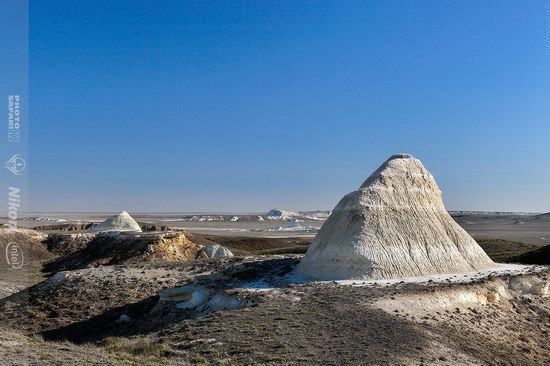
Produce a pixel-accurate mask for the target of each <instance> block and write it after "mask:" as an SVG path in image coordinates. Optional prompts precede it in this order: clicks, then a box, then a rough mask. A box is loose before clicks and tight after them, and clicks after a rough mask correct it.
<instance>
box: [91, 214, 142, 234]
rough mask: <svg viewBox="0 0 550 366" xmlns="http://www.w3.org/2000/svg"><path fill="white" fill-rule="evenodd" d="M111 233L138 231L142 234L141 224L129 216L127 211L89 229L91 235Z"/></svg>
mask: <svg viewBox="0 0 550 366" xmlns="http://www.w3.org/2000/svg"><path fill="white" fill-rule="evenodd" d="M109 231H137V232H141V227H140V226H139V224H138V223H137V222H136V220H134V219H133V218H132V216H130V215H129V214H128V212H126V211H122V212H121V213H119V214H118V215H115V216H113V217H109V218H108V219H107V220H105V221H103V222H102V223H101V224H99V225H97V226H94V227H92V228H90V229H88V232H90V233H102V232H109Z"/></svg>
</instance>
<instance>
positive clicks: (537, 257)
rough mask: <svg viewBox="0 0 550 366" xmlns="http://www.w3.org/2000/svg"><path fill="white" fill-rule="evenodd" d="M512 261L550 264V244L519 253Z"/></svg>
mask: <svg viewBox="0 0 550 366" xmlns="http://www.w3.org/2000/svg"><path fill="white" fill-rule="evenodd" d="M511 261H513V262H516V263H523V264H550V245H547V246H545V247H542V248H538V249H535V250H531V251H529V252H527V253H523V254H521V255H518V256H517V257H514V258H512V259H511Z"/></svg>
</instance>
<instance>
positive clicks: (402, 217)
mask: <svg viewBox="0 0 550 366" xmlns="http://www.w3.org/2000/svg"><path fill="white" fill-rule="evenodd" d="M492 265H494V263H493V262H492V261H491V259H490V258H489V257H488V256H487V255H486V254H485V252H484V251H483V250H482V249H481V247H480V246H479V245H478V244H477V243H476V242H475V240H474V239H473V238H472V237H471V236H470V235H468V233H466V232H465V231H464V230H463V229H462V228H461V227H460V226H459V225H458V224H457V223H456V222H455V221H454V220H453V219H452V218H451V216H449V214H448V213H447V211H446V210H445V207H444V206H443V200H442V196H441V191H440V190H439V188H438V187H437V184H436V182H435V180H434V178H433V176H432V175H431V174H430V173H429V172H428V171H427V170H426V168H425V167H424V166H423V165H422V163H421V162H420V161H419V160H417V159H415V158H414V157H412V156H411V155H408V154H399V155H393V156H392V157H390V158H389V159H388V160H387V161H386V162H384V164H382V166H380V168H378V170H376V171H375V172H374V173H373V174H372V175H371V176H370V177H369V178H368V179H367V180H366V181H365V182H364V183H363V185H362V186H361V187H360V188H359V189H358V190H357V191H355V192H352V193H350V194H348V195H346V196H345V197H344V198H342V200H341V201H340V202H339V203H338V205H337V206H336V208H335V209H334V211H333V212H332V214H331V216H330V217H329V218H328V220H327V221H326V222H325V224H324V225H323V226H322V227H321V229H320V231H319V233H318V234H317V236H316V237H315V239H314V241H313V243H312V244H311V246H310V248H309V250H308V251H307V253H306V254H305V256H304V258H303V259H302V261H301V262H300V264H299V265H298V268H297V274H298V275H299V276H303V277H311V278H315V279H321V280H329V279H331V280H338V279H389V278H399V277H414V276H424V275H431V274H438V273H456V272H470V271H475V270H479V269H483V268H487V267H490V266H492Z"/></svg>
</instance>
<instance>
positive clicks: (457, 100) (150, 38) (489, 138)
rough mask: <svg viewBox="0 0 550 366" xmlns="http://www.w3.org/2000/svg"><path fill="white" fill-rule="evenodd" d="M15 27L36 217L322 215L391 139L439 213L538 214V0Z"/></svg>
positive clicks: (33, 22)
mask: <svg viewBox="0 0 550 366" xmlns="http://www.w3.org/2000/svg"><path fill="white" fill-rule="evenodd" d="M29 21H30V51H29V52H30V56H29V57H30V61H29V78H30V103H31V104H30V134H31V140H30V159H29V165H28V168H29V172H30V182H31V192H30V193H31V196H30V207H29V208H30V209H31V210H33V211H50V212H53V211H71V212H76V211H86V212H94V211H101V212H106V211H120V210H123V209H124V210H128V211H130V212H132V211H133V212H136V211H139V212H146V211H153V212H161V211H165V212H184V211H203V212H204V211H210V212H215V211H225V212H262V211H267V210H269V209H270V208H273V207H278V208H283V209H289V210H299V209H304V210H305V209H332V208H333V207H334V206H335V205H336V203H337V202H338V200H339V199H340V198H341V197H342V196H343V195H344V194H346V193H349V192H350V191H352V190H355V189H357V188H358V187H359V186H360V185H361V183H362V182H363V181H364V180H365V179H366V178H367V177H368V176H369V175H370V174H371V173H372V172H373V171H374V170H375V169H376V168H377V167H378V166H379V165H380V164H381V163H382V162H383V161H384V160H385V159H387V158H388V157H389V156H390V155H392V154H394V153H401V152H406V153H411V154H413V155H414V156H415V157H417V158H418V159H420V160H421V161H422V162H423V163H424V164H425V165H426V167H427V168H428V169H429V170H430V171H431V172H432V174H433V175H434V176H435V178H436V181H437V182H438V184H439V187H440V188H441V190H442V191H443V193H444V200H445V204H446V207H447V209H450V210H485V211H534V212H547V211H550V188H549V187H550V54H548V52H547V51H548V50H547V49H546V50H545V47H547V44H548V42H549V40H548V39H546V40H545V34H546V37H548V32H547V30H548V27H549V26H550V25H549V24H548V22H549V21H550V20H549V19H548V16H547V15H546V18H545V14H544V2H543V1H515V2H508V1H507V2H503V1H435V0H434V1H408V2H406V1H345V2H340V1H276V2H275V1H224V2H217V1H213V2H210V1H209V2H205V1H173V0H165V1H136V0H132V1H69V0H56V1H45V0H40V1H34V0H31V2H30V20H29ZM545 27H546V32H545ZM545 44H546V46H545Z"/></svg>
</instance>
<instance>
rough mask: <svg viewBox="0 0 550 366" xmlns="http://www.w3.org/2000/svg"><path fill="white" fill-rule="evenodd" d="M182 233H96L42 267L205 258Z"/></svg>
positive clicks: (59, 268) (56, 268)
mask: <svg viewBox="0 0 550 366" xmlns="http://www.w3.org/2000/svg"><path fill="white" fill-rule="evenodd" d="M200 249H201V246H199V245H197V244H196V243H195V242H193V241H191V240H189V239H188V238H187V236H186V234H185V233H183V232H166V233H118V234H98V235H96V236H95V237H94V239H92V240H91V241H90V242H89V243H88V244H87V245H86V246H85V247H84V248H82V249H80V250H77V251H75V252H72V253H70V254H68V255H65V256H64V257H61V258H59V259H56V260H54V261H52V262H50V263H48V264H46V265H45V266H44V270H45V271H46V272H57V271H64V270H74V269H81V268H86V267H90V266H98V265H113V264H122V263H141V262H174V261H182V260H193V259H197V258H199V257H204V255H203V254H202V252H200Z"/></svg>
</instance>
